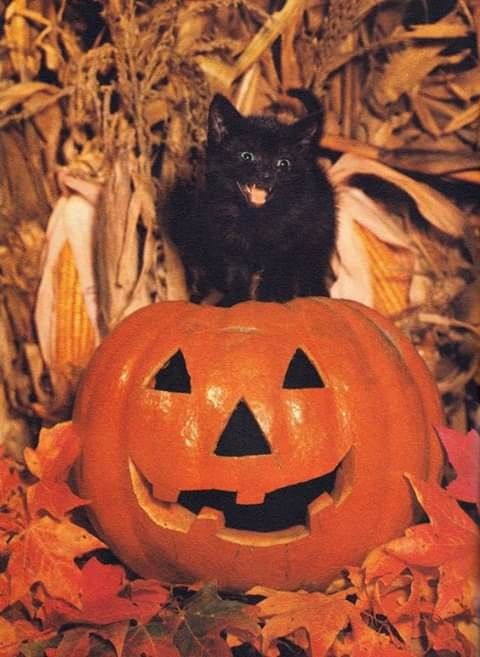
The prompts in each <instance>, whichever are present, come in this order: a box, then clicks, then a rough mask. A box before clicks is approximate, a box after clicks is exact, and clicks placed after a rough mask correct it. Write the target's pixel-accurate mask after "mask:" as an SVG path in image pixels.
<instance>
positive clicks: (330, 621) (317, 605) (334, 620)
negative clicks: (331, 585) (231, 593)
mask: <svg viewBox="0 0 480 657" xmlns="http://www.w3.org/2000/svg"><path fill="white" fill-rule="evenodd" d="M248 593H249V595H261V596H266V597H265V600H262V601H261V602H259V603H258V605H257V610H258V615H259V617H260V618H262V619H263V620H264V622H265V625H264V627H263V629H262V647H263V651H264V652H267V650H268V649H269V647H270V646H271V644H272V643H273V641H274V640H275V639H278V638H280V637H286V636H288V635H291V634H293V633H294V632H295V631H297V630H300V629H304V630H306V632H307V634H308V638H309V642H310V652H311V655H312V657H324V656H325V655H326V654H327V652H328V650H329V649H330V648H331V647H332V645H333V643H334V642H335V639H336V638H337V635H338V633H339V632H340V631H341V630H342V629H344V628H345V627H346V626H347V624H348V623H349V620H350V616H351V615H354V614H356V611H355V609H354V607H353V605H352V604H351V603H349V602H347V601H346V600H344V599H342V598H334V597H333V596H329V595H324V594H323V593H308V592H307V591H297V592H290V591H276V590H275V589H268V588H264V587H261V586H256V587H254V588H253V589H251V590H250V591H249V592H248Z"/></svg>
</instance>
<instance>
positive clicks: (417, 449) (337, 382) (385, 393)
mask: <svg viewBox="0 0 480 657" xmlns="http://www.w3.org/2000/svg"><path fill="white" fill-rule="evenodd" d="M440 421H441V412H440V408H439V403H438V398H437V395H436V391H435V386H434V384H433V383H432V381H431V380H430V378H429V375H428V373H427V371H426V369H425V367H424V365H423V362H422V361H421V360H420V358H419V357H418V356H417V354H416V352H415V351H414V349H413V347H412V346H411V345H410V344H409V343H408V341H407V340H406V339H405V338H404V337H403V336H402V335H401V334H400V332H399V331H398V330H397V329H396V328H395V327H394V326H393V325H392V324H391V323H390V322H388V321H387V320H385V319H384V318H382V317H381V316H379V315H378V314H376V313H375V312H374V311H372V310H369V309H367V308H365V307H363V306H361V305H359V304H356V303H353V302H346V301H338V300H332V299H313V298H312V299H296V300H294V301H291V302H289V303H286V304H276V303H268V304H267V303H259V302H253V301H252V302H246V303H242V304H238V305H236V306H233V307H232V308H228V309H226V308H215V307H200V306H195V305H192V304H188V303H186V302H164V303H160V304H155V305H151V306H149V307H147V308H144V309H142V310H140V311H138V312H136V313H134V314H133V315H131V316H130V317H129V318H127V319H126V320H125V321H124V322H122V323H121V324H120V325H119V326H118V327H117V328H116V329H115V330H114V331H113V333H112V334H111V335H110V336H109V337H107V339H106V340H105V341H104V343H103V344H102V345H101V346H100V348H99V349H98V351H97V352H96V354H95V356H94V358H93V361H92V363H91V365H90V367H89V369H88V371H87V373H86V376H85V378H84V381H83V384H82V387H81V390H80V393H79V395H78V398H77V402H76V407H75V412H74V419H73V430H74V431H75V433H76V434H77V435H78V437H79V438H80V440H81V442H82V445H83V448H82V456H81V460H80V463H79V467H78V471H77V472H78V479H79V487H80V492H81V493H82V494H83V495H84V496H85V497H87V498H89V499H90V500H91V501H92V503H91V511H92V513H93V516H94V521H95V524H96V526H97V528H98V529H99V531H100V533H101V535H102V536H103V537H104V538H105V540H106V542H107V543H108V544H109V545H110V547H111V548H112V549H113V550H114V551H115V552H116V553H117V554H118V555H119V556H120V557H121V558H122V559H123V560H124V561H125V562H126V563H127V564H129V565H130V566H131V567H132V568H133V569H134V570H135V571H136V572H137V573H140V574H142V575H144V576H153V577H157V578H159V579H160V580H162V581H164V582H176V583H180V582H182V583H188V582H192V581H194V580H197V579H204V580H205V579H216V580H217V581H218V582H219V584H220V585H221V586H223V587H229V588H233V589H240V590H241V589H246V588H247V587H249V586H251V585H254V584H258V583H261V584H265V585H269V586H274V587H280V588H291V589H293V588H297V587H304V588H308V587H312V586H314V585H321V584H324V583H325V582H327V581H328V580H329V579H330V578H331V577H333V576H334V575H335V574H336V573H337V572H338V571H339V570H340V569H341V568H342V567H343V566H345V565H347V564H355V563H359V562H360V560H361V559H362V558H363V557H364V556H365V554H366V552H367V551H368V550H369V549H370V548H372V547H374V546H376V545H378V544H381V543H382V542H384V541H386V540H388V539H390V538H392V537H394V536H396V535H398V534H400V533H401V532H402V530H403V529H404V528H405V527H406V526H407V525H408V524H410V523H411V521H412V518H413V499H412V495H411V493H410V489H409V486H408V482H407V481H406V480H405V478H404V476H403V474H404V473H405V472H408V473H410V474H413V475H416V476H418V477H421V478H423V479H437V478H438V476H439V472H440V468H441V461H442V456H441V450H440V447H439V445H438V443H437V440H436V436H435V434H434V431H433V428H432V425H433V424H434V423H437V422H440Z"/></svg>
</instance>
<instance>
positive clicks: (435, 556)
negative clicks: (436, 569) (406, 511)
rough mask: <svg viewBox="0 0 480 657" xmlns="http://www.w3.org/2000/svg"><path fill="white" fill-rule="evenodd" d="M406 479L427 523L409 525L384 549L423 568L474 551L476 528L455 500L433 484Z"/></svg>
mask: <svg viewBox="0 0 480 657" xmlns="http://www.w3.org/2000/svg"><path fill="white" fill-rule="evenodd" d="M408 479H409V480H410V483H411V485H412V487H413V489H414V491H415V494H416V496H417V499H418V501H419V502H420V504H421V505H422V507H423V508H424V510H425V511H426V513H427V515H428V516H429V518H430V523H428V524H421V525H415V526H414V527H409V528H408V529H407V530H406V532H405V536H404V537H403V538H399V539H396V540H394V541H391V542H390V543H387V545H386V546H385V550H386V551H387V552H388V553H390V554H393V555H395V556H396V557H398V558H399V559H402V560H403V561H405V562H406V563H408V564H414V565H418V566H427V567H428V566H430V567H433V566H441V565H442V564H444V563H446V562H448V561H451V560H457V559H461V558H468V557H469V556H470V555H471V554H472V552H473V553H475V554H476V553H477V551H478V546H479V532H478V528H477V527H476V525H475V523H474V522H473V521H472V520H471V519H470V518H469V517H468V516H467V514H466V513H464V512H463V511H462V509H461V508H460V507H459V506H458V504H457V502H456V501H455V500H454V499H452V498H451V497H450V496H449V495H448V494H447V492H446V491H444V490H443V489H442V488H440V487H439V486H437V485H436V484H432V483H427V482H424V481H421V480H419V479H415V478H413V477H410V476H408Z"/></svg>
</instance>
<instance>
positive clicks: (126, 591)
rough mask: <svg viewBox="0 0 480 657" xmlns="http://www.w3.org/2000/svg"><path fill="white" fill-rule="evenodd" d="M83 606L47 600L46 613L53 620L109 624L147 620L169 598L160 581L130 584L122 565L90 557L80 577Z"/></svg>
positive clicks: (55, 621)
mask: <svg viewBox="0 0 480 657" xmlns="http://www.w3.org/2000/svg"><path fill="white" fill-rule="evenodd" d="M79 588H80V600H81V605H80V609H76V608H75V607H73V606H72V605H69V604H66V603H65V602H63V601H62V600H47V601H46V602H45V612H46V614H47V618H48V619H49V621H50V622H54V623H56V624H58V625H61V624H62V623H72V622H75V623H90V624H92V625H108V624H111V623H116V622H119V621H124V620H136V621H137V622H138V623H146V622H148V621H149V620H150V618H152V616H154V615H155V614H156V613H158V611H159V610H160V608H161V606H162V605H163V604H164V603H165V602H166V601H167V600H168V597H169V596H168V592H167V591H166V589H165V588H163V587H162V586H161V585H160V584H159V583H158V582H153V581H149V580H146V581H139V582H138V583H136V582H134V583H133V584H132V585H129V584H128V583H127V581H126V576H125V571H124V569H123V567H122V566H112V565H105V564H102V563H100V562H99V561H98V560H97V559H95V558H92V559H90V560H89V561H88V562H87V563H86V564H85V566H84V567H83V568H82V571H81V577H80V586H79Z"/></svg>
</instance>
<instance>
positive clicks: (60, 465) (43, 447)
mask: <svg viewBox="0 0 480 657" xmlns="http://www.w3.org/2000/svg"><path fill="white" fill-rule="evenodd" d="M79 452H80V445H79V442H78V439H77V438H76V437H75V434H74V433H73V431H72V430H71V422H62V423H60V424H56V425H55V426H54V427H51V428H50V429H45V428H44V429H42V430H41V431H40V436H39V441H38V446H37V448H36V449H32V448H31V447H26V448H25V450H24V457H25V462H26V464H27V467H28V469H29V470H30V472H31V473H32V474H33V475H35V476H36V477H37V478H38V479H41V480H44V481H65V480H66V478H67V477H68V474H69V472H70V469H71V467H72V465H73V463H74V462H75V460H76V458H77V456H78V454H79Z"/></svg>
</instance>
